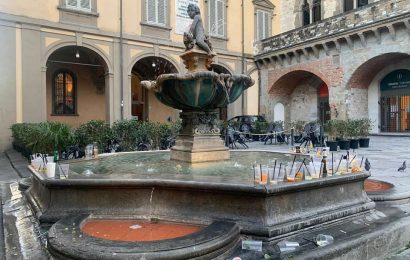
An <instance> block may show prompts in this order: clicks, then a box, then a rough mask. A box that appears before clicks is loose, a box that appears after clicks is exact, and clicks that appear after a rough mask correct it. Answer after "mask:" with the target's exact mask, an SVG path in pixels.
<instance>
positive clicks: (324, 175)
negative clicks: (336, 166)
mask: <svg viewBox="0 0 410 260" xmlns="http://www.w3.org/2000/svg"><path fill="white" fill-rule="evenodd" d="M326 163H327V160H326V155H324V156H323V158H322V177H323V178H326V177H327V165H326Z"/></svg>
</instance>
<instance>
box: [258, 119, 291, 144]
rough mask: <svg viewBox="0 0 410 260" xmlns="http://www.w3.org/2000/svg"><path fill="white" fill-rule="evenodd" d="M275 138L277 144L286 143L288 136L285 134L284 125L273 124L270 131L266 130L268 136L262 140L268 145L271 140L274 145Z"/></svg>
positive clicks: (269, 128)
mask: <svg viewBox="0 0 410 260" xmlns="http://www.w3.org/2000/svg"><path fill="white" fill-rule="evenodd" d="M274 138H275V142H278V143H286V136H285V133H284V132H283V125H282V124H281V123H272V124H270V125H269V127H268V129H267V130H266V135H265V136H264V138H263V139H262V141H265V143H264V144H266V143H267V142H268V141H269V140H270V143H271V144H272V143H273V141H272V140H273V139H274Z"/></svg>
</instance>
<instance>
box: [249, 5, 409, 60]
mask: <svg viewBox="0 0 410 260" xmlns="http://www.w3.org/2000/svg"><path fill="white" fill-rule="evenodd" d="M409 12H410V0H381V1H378V2H375V3H372V4H369V5H366V6H363V7H361V8H359V9H354V10H351V11H349V12H345V13H342V14H340V15H337V16H333V17H330V18H327V19H324V20H321V21H319V22H316V23H313V24H310V25H307V26H304V27H300V28H297V29H294V30H291V31H288V32H285V33H282V34H279V35H276V36H272V37H269V38H266V39H263V40H262V41H261V42H259V43H258V44H257V48H256V49H257V53H256V55H262V54H264V53H267V52H272V51H278V50H281V49H285V48H289V47H292V46H294V45H297V44H300V43H303V42H306V41H310V40H318V39H321V38H324V37H326V36H328V35H333V34H336V33H341V32H346V31H351V30H354V29H359V28H362V27H366V26H369V25H371V24H373V23H377V22H381V21H383V20H389V19H392V18H394V17H397V16H400V15H402V14H405V13H409Z"/></svg>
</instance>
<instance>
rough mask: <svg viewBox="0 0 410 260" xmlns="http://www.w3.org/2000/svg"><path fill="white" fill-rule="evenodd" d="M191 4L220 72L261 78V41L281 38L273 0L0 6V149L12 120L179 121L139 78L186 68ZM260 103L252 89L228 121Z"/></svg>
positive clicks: (86, 0)
mask: <svg viewBox="0 0 410 260" xmlns="http://www.w3.org/2000/svg"><path fill="white" fill-rule="evenodd" d="M189 3H194V4H197V5H198V6H199V7H200V9H201V13H202V14H201V15H202V17H203V20H204V24H205V27H206V30H207V33H208V34H209V36H210V39H211V42H212V43H213V47H214V51H215V52H216V53H217V54H218V56H217V57H216V58H215V59H214V65H213V67H212V70H214V71H216V72H223V73H231V74H233V73H244V74H248V75H251V77H252V78H253V79H254V80H255V81H256V82H259V72H258V70H257V68H256V66H255V64H254V61H253V53H254V42H255V41H257V40H259V39H262V38H266V37H269V36H271V35H273V34H275V33H278V32H279V30H280V27H279V22H275V21H276V20H278V21H279V19H280V15H277V13H278V9H277V8H276V7H275V6H276V5H278V3H275V0H273V1H269V0H254V1H240V0H138V1H135V0H115V1H97V0H38V1H24V0H13V1H11V0H5V1H1V2H0V34H1V35H2V37H0V46H1V48H0V93H1V94H0V104H1V108H0V119H1V121H2V124H1V126H0V150H4V149H6V148H7V147H9V146H10V142H11V136H10V130H9V127H10V125H12V124H13V123H20V122H40V121H46V120H49V121H60V122H64V123H68V124H70V125H72V126H78V125H79V124H81V123H83V122H85V121H88V120H90V119H101V120H106V121H107V122H109V123H113V122H115V121H116V120H120V119H126V118H136V119H138V120H150V121H165V120H169V119H175V118H177V117H178V113H179V111H176V110H173V109H171V108H168V107H165V106H164V105H162V104H161V103H160V102H158V101H157V100H156V98H155V97H154V96H153V94H152V93H149V92H147V91H145V90H144V89H142V88H141V86H140V82H141V81H142V80H153V79H155V78H156V77H157V76H158V75H160V74H163V73H184V72H185V71H186V70H185V68H184V66H183V64H182V62H181V60H180V58H179V55H180V54H182V52H183V51H184V49H185V48H184V46H183V43H182V35H183V32H184V31H185V30H186V28H187V27H188V26H189V24H190V19H189V18H188V16H187V14H186V7H187V5H188V4H189ZM279 11H280V9H279ZM256 85H258V84H256ZM258 104H259V88H258V86H254V87H252V88H250V89H249V90H247V91H246V93H245V95H244V97H243V98H241V99H239V100H238V101H237V102H235V103H234V104H231V105H229V106H228V108H227V109H221V111H220V116H221V118H222V119H225V118H230V117H233V116H236V115H239V114H258V109H259V105H258Z"/></svg>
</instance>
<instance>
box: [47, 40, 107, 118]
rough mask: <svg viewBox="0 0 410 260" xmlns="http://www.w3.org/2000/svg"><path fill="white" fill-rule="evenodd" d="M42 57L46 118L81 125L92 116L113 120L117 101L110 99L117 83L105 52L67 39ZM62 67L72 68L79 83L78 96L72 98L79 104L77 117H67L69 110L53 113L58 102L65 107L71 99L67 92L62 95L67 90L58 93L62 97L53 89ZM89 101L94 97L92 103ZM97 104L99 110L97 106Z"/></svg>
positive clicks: (76, 93) (77, 105) (48, 50)
mask: <svg viewBox="0 0 410 260" xmlns="http://www.w3.org/2000/svg"><path fill="white" fill-rule="evenodd" d="M77 55H78V56H77ZM43 58H44V61H43V62H44V63H43V68H44V69H43V71H42V77H43V80H42V81H43V87H44V89H45V91H44V92H43V93H44V100H45V104H46V106H45V107H46V109H45V111H46V113H45V114H46V116H47V118H46V119H47V120H49V121H58V122H64V123H67V124H69V125H71V126H78V125H79V124H81V123H83V122H85V121H88V120H91V119H98V120H105V121H107V122H113V120H114V116H113V115H114V111H113V110H114V102H110V100H111V99H110V97H112V96H113V93H112V92H113V85H114V83H113V76H112V75H113V74H112V73H111V72H112V71H113V68H112V67H111V66H112V64H111V63H110V61H109V58H108V57H107V56H106V54H105V53H104V52H103V51H101V50H100V49H98V48H95V47H94V46H91V45H89V44H82V45H81V46H79V45H77V44H76V43H75V42H72V41H67V42H60V43H58V44H55V45H53V46H52V47H50V48H48V49H47V50H46V51H45V52H44V56H43ZM45 68H46V69H45ZM60 69H67V70H70V71H72V72H73V75H75V77H76V79H77V80H76V82H78V85H77V87H76V88H75V95H73V96H71V97H73V98H70V100H71V101H69V102H72V103H75V104H76V106H75V107H76V113H75V116H68V115H71V114H70V113H68V114H67V113H54V107H55V106H56V102H57V103H58V104H59V105H63V106H66V105H67V103H65V102H68V101H67V100H68V99H66V95H67V94H61V93H65V92H64V91H63V92H61V93H60V92H59V93H60V94H58V95H59V96H57V94H56V92H54V87H53V84H54V77H55V76H54V75H55V72H56V71H58V70H60ZM79 75H81V76H79ZM70 95H71V94H70ZM61 97H62V98H61ZM72 99H74V100H72ZM89 100H93V102H92V103H93V104H91V103H90V102H89ZM96 107H98V108H100V109H95V108H96Z"/></svg>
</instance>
